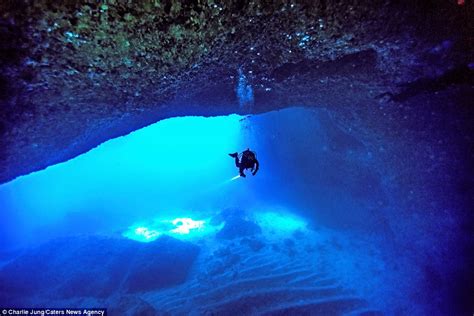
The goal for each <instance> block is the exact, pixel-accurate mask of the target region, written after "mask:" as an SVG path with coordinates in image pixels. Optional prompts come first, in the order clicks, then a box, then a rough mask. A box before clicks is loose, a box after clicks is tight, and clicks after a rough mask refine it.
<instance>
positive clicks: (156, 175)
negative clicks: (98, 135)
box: [0, 115, 243, 246]
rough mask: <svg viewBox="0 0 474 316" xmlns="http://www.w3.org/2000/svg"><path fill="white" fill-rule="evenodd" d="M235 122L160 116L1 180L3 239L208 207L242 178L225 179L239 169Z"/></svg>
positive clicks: (95, 228)
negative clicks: (45, 165)
mask: <svg viewBox="0 0 474 316" xmlns="http://www.w3.org/2000/svg"><path fill="white" fill-rule="evenodd" d="M240 120H241V117H240V116H237V115H230V116H225V117H213V118H204V117H183V118H173V119H167V120H163V121H160V122H158V123H156V124H153V125H150V126H148V127H146V128H143V129H141V130H138V131H135V132H133V133H131V134H129V135H126V136H124V137H119V138H116V139H113V140H110V141H108V142H106V143H103V144H102V145H100V146H98V147H97V148H95V149H93V150H91V151H89V152H88V153H86V154H83V155H81V156H79V157H76V158H74V159H72V160H70V161H67V162H65V163H61V164H58V165H54V166H51V167H49V168H47V169H46V170H43V171H40V172H36V173H33V174H30V175H27V176H23V177H20V178H18V179H16V180H14V181H12V182H9V183H7V184H4V185H2V186H0V205H1V206H2V222H3V223H2V228H0V237H2V239H4V240H6V238H9V239H11V240H14V239H15V238H25V239H30V240H36V239H37V238H40V237H43V236H45V237H46V235H48V234H52V235H54V234H63V233H69V232H74V227H77V229H78V232H81V231H80V230H82V231H84V230H86V232H87V231H90V232H100V231H104V230H108V231H116V230H117V229H121V228H123V227H127V226H128V225H130V222H132V223H133V222H136V221H138V220H140V219H141V218H154V217H156V216H158V215H160V216H168V217H170V218H174V217H176V216H177V215H178V214H179V210H181V209H189V208H193V209H199V210H200V211H201V210H202V209H204V208H210V207H211V206H212V205H209V204H210V203H213V202H214V201H216V200H217V199H220V198H221V199H223V198H222V197H223V196H224V195H223V194H219V192H221V191H222V190H225V189H226V187H228V186H231V185H237V183H236V184H233V183H234V182H239V181H233V182H232V183H231V181H229V179H230V178H232V177H233V176H235V175H236V174H238V170H237V168H236V167H235V165H234V163H233V161H232V159H231V158H230V157H229V156H228V155H227V154H228V153H231V152H235V151H239V150H242V149H241V147H243V146H242V145H241V124H242V123H241V122H240ZM240 184H241V183H240ZM237 187H238V186H237ZM234 189H235V188H234ZM235 192H236V191H235V190H234V195H236V193H235ZM8 227H15V228H14V229H11V230H8V229H9V228H8ZM51 227H53V229H52V228H51ZM62 230H63V231H62ZM71 230H72V231H71ZM144 234H146V232H144ZM150 238H153V237H150ZM150 238H149V239H150ZM0 246H1V245H0Z"/></svg>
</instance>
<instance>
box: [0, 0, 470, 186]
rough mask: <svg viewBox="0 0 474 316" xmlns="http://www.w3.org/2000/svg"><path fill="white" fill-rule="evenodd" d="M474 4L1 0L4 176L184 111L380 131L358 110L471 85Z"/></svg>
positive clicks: (442, 0) (0, 173) (0, 168)
mask: <svg viewBox="0 0 474 316" xmlns="http://www.w3.org/2000/svg"><path fill="white" fill-rule="evenodd" d="M463 3H464V2H463ZM472 12H473V10H472V2H470V1H466V2H465V3H464V4H462V5H458V4H457V3H456V2H455V1H446V0H437V1H431V2H429V3H428V2H426V1H402V2H400V1H368V2H365V3H360V2H359V1H342V0H334V1H330V0H320V1H304V0H298V1H274V2H272V3H267V2H265V1H251V2H242V1H230V0H229V1H214V0H209V1H197V2H193V3H186V4H185V3H183V2H181V1H172V0H164V1H154V0H153V1H152V0H148V1H142V2H140V3H139V4H138V3H136V2H132V1H127V0H108V1H99V2H98V1H92V0H82V1H60V2H58V1H52V0H40V1H30V0H22V1H11V0H8V1H2V3H1V4H0V57H1V58H0V67H1V72H0V91H1V92H0V140H1V144H0V161H1V163H0V181H2V182H5V181H8V180H11V179H13V178H15V177H17V176H18V175H22V174H26V173H29V172H31V171H35V170H39V169H42V168H45V167H47V166H48V165H51V164H54V163H57V162H61V161H64V160H67V159H70V158H72V157H74V156H76V155H78V154H80V153H83V152H85V151H87V150H89V149H91V148H93V147H94V146H97V145H98V144H99V143H101V142H103V141H105V140H107V139H110V138H112V137H116V136H118V135H122V134H126V133H128V132H130V131H133V130H134V129H137V128H140V127H142V126H145V125H147V124H150V123H153V122H156V121H157V120H160V119H163V118H168V117H173V116H180V115H196V114H199V115H206V116H210V115H218V114H228V113H236V112H237V113H257V112H264V111H269V110H272V109H276V108H281V107H286V106H292V105H305V106H324V107H327V108H329V109H331V110H337V111H340V109H342V111H343V112H344V113H343V114H344V115H353V114H354V113H355V114H357V117H358V118H359V119H360V120H361V122H360V123H361V125H364V124H367V125H370V124H371V120H373V119H372V118H371V117H370V115H369V114H370V110H369V111H368V112H366V113H364V114H362V115H360V114H361V113H360V112H361V111H363V109H362V107H361V105H364V106H367V105H372V106H375V107H376V106H378V105H379V102H407V101H408V99H410V98H413V97H416V95H419V94H424V93H431V94H429V95H428V97H427V98H425V99H430V98H435V96H434V93H435V92H436V91H439V90H446V89H448V88H449V87H451V86H453V85H454V86H456V87H464V86H466V85H469V84H472V70H471V69H470V68H469V67H468V66H467V65H469V63H470V62H472V60H469V58H471V57H470V52H472V34H471V33H470V30H472V21H473V20H474V19H472V14H471V13H472ZM463 67H464V68H463ZM466 67H467V68H466ZM453 69H465V71H464V74H465V75H464V76H461V77H459V78H461V79H459V80H458V78H456V80H454V81H453V80H450V79H449V74H450V71H452V70H453ZM243 78H245V80H243ZM430 80H431V81H430ZM239 82H245V87H251V89H252V90H251V93H250V94H249V93H247V94H248V95H247V97H250V99H249V100H248V101H246V104H245V105H246V106H242V103H239V100H238V96H237V95H236V92H237V90H238V89H237V86H238V85H239ZM430 82H432V83H433V84H430ZM399 84H402V86H398V85H399ZM246 89H247V88H246ZM245 91H247V92H249V89H247V90H245ZM469 93H470V95H472V91H471V92H469ZM369 108H370V106H369ZM397 114H398V113H397ZM353 116H354V115H353ZM364 116H367V117H364ZM367 120H368V121H367Z"/></svg>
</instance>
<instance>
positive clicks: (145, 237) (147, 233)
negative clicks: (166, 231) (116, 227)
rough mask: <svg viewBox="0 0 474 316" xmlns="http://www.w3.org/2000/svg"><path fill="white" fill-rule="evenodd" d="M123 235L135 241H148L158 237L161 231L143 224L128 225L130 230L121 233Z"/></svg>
mask: <svg viewBox="0 0 474 316" xmlns="http://www.w3.org/2000/svg"><path fill="white" fill-rule="evenodd" d="M123 236H124V237H127V238H130V239H133V240H136V241H141V242H150V241H153V240H156V239H157V238H158V237H160V236H161V233H160V232H159V231H157V230H153V229H149V228H148V227H144V226H138V227H136V226H132V227H130V230H128V231H126V232H125V233H124V234H123Z"/></svg>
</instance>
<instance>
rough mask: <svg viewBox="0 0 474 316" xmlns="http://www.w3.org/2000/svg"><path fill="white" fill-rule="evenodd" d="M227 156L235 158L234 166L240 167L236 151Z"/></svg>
mask: <svg viewBox="0 0 474 316" xmlns="http://www.w3.org/2000/svg"><path fill="white" fill-rule="evenodd" d="M229 156H231V157H232V158H234V159H235V166H236V167H237V168H240V163H239V154H238V153H233V154H229Z"/></svg>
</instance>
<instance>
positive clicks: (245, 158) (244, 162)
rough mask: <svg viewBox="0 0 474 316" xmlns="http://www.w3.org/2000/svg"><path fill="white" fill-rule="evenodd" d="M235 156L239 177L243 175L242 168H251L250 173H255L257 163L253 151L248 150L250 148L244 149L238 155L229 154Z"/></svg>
mask: <svg viewBox="0 0 474 316" xmlns="http://www.w3.org/2000/svg"><path fill="white" fill-rule="evenodd" d="M231 156H232V157H234V158H235V165H236V166H237V168H239V173H240V176H241V177H245V173H244V170H245V169H252V174H253V175H255V174H256V173H257V171H258V168H259V163H258V160H257V157H256V156H255V153H254V152H253V151H250V149H247V150H245V151H244V152H243V153H242V154H241V157H240V161H239V156H238V155H237V154H233V155H231Z"/></svg>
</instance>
